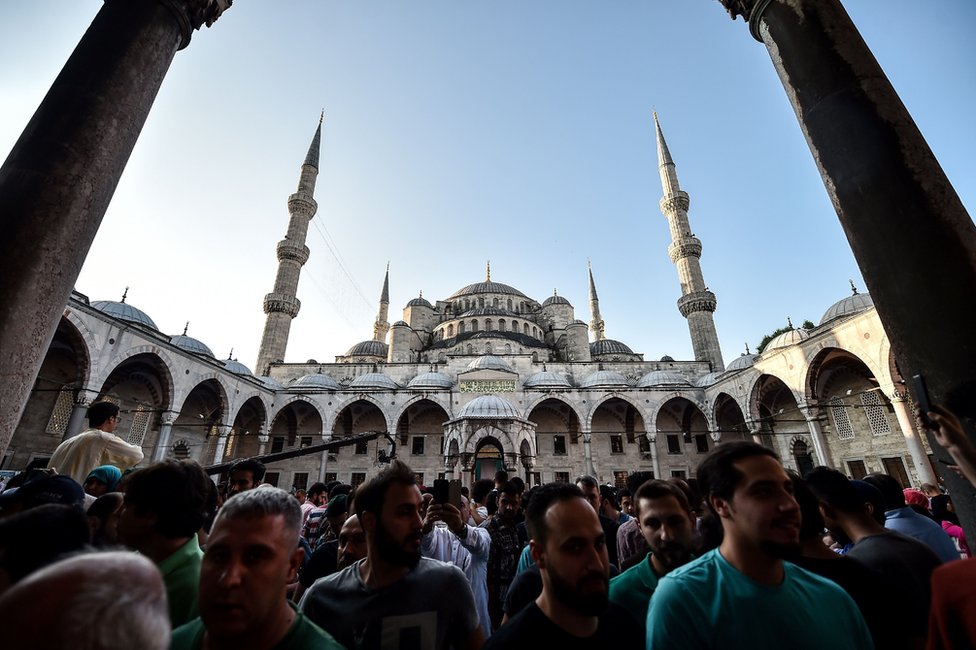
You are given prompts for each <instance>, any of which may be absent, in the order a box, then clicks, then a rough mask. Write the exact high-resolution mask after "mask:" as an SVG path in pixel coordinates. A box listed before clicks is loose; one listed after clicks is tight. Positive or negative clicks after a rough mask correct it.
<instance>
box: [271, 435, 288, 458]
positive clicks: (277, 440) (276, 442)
mask: <svg viewBox="0 0 976 650" xmlns="http://www.w3.org/2000/svg"><path fill="white" fill-rule="evenodd" d="M284 448H285V439H284V437H283V436H275V437H274V438H272V439H271V453H272V454H277V453H278V452H279V451H282V450H283V449H284Z"/></svg>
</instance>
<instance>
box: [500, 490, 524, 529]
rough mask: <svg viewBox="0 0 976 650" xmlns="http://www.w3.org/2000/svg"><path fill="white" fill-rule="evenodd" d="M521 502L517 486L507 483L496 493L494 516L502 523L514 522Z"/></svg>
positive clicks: (520, 494)
mask: <svg viewBox="0 0 976 650" xmlns="http://www.w3.org/2000/svg"><path fill="white" fill-rule="evenodd" d="M521 502H522V493H521V492H519V489H518V485H516V484H515V483H513V482H512V481H509V482H508V483H506V484H505V485H504V486H502V489H501V492H499V493H498V510H497V511H496V512H495V515H496V516H498V517H500V518H501V519H503V520H504V521H507V522H514V521H515V516H516V515H517V514H518V509H519V505H520V504H521Z"/></svg>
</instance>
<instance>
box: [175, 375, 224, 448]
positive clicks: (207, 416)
mask: <svg viewBox="0 0 976 650" xmlns="http://www.w3.org/2000/svg"><path fill="white" fill-rule="evenodd" d="M226 400H227V396H226V395H225V393H224V388H223V386H221V385H220V383H219V382H217V380H216V379H207V380H205V381H202V382H200V383H199V384H197V385H196V386H194V387H193V390H191V391H190V392H189V394H187V396H186V399H185V400H183V404H182V405H181V407H180V412H179V415H178V416H177V417H176V421H175V422H174V423H173V433H172V436H171V440H175V441H177V442H180V441H182V442H184V443H185V446H186V448H187V449H188V450H189V457H190V458H192V459H194V460H196V461H198V462H200V463H201V464H204V465H207V464H209V463H211V462H213V461H214V460H215V459H214V453H215V451H216V448H217V440H218V437H219V431H218V427H219V426H220V425H221V424H224V418H225V417H226V411H227V401H226ZM216 460H219V459H216Z"/></svg>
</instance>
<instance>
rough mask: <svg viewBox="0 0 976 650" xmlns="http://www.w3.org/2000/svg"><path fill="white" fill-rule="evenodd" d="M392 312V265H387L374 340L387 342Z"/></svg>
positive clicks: (374, 329) (374, 324) (375, 324)
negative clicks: (388, 319) (389, 318)
mask: <svg viewBox="0 0 976 650" xmlns="http://www.w3.org/2000/svg"><path fill="white" fill-rule="evenodd" d="M389 311H390V263H389V262H387V263H386V276H384V278H383V293H381V294H380V310H379V312H378V313H377V314H376V322H375V323H373V340H374V341H381V342H385V341H386V333H387V332H389V331H390V323H389V321H387V320H386V318H387V315H388V314H389Z"/></svg>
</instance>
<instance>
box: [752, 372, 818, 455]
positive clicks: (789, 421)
mask: <svg viewBox="0 0 976 650" xmlns="http://www.w3.org/2000/svg"><path fill="white" fill-rule="evenodd" d="M750 403H751V410H752V411H753V413H754V414H755V415H754V420H755V426H756V427H757V429H758V430H757V431H756V432H755V434H756V435H758V436H759V439H760V442H761V443H762V444H763V445H765V446H766V447H769V448H770V449H773V450H774V451H776V452H777V453H778V454H779V455H780V457H781V458H784V459H788V458H789V447H788V445H789V441H790V439H791V438H792V437H793V436H794V435H798V434H799V435H804V434H807V433H808V432H809V428H808V426H807V421H806V417H805V415H804V414H803V412H802V411H801V410H800V406H799V404H798V403H797V401H796V396H795V395H794V393H793V391H792V390H790V388H789V386H787V385H786V384H785V383H783V380H782V379H780V378H779V377H775V376H773V375H761V376H760V377H759V379H757V380H756V383H755V385H754V386H753V389H752V396H751V399H750ZM817 462H822V461H821V460H819V459H818V460H817Z"/></svg>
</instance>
